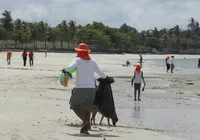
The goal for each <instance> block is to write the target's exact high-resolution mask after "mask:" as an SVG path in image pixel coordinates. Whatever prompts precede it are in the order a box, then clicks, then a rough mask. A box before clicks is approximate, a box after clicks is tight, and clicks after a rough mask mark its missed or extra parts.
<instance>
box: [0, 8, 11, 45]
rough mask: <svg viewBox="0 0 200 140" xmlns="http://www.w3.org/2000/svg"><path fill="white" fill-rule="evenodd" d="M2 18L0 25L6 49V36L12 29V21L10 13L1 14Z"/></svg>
mask: <svg viewBox="0 0 200 140" xmlns="http://www.w3.org/2000/svg"><path fill="white" fill-rule="evenodd" d="M2 16H3V18H1V19H0V24H1V25H2V27H3V29H4V30H5V37H4V39H5V40H6V47H7V40H8V35H9V34H10V32H11V31H12V29H13V23H12V22H13V19H12V17H11V12H10V11H7V10H5V11H4V12H3V13H2Z"/></svg>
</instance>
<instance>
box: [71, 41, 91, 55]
mask: <svg viewBox="0 0 200 140" xmlns="http://www.w3.org/2000/svg"><path fill="white" fill-rule="evenodd" d="M74 49H75V51H77V52H80V51H83V52H88V53H89V52H91V50H89V49H88V45H87V44H84V43H80V44H79V45H78V48H74Z"/></svg>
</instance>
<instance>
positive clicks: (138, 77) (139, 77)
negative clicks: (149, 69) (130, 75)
mask: <svg viewBox="0 0 200 140" xmlns="http://www.w3.org/2000/svg"><path fill="white" fill-rule="evenodd" d="M142 74H143V72H142V71H140V72H139V73H137V74H135V83H137V84H141V83H142Z"/></svg>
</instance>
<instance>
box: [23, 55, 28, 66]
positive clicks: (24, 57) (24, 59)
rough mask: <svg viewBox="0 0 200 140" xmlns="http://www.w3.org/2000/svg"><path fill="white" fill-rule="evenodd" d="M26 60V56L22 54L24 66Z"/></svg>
mask: <svg viewBox="0 0 200 140" xmlns="http://www.w3.org/2000/svg"><path fill="white" fill-rule="evenodd" d="M26 60H27V57H26V56H23V62H24V66H26Z"/></svg>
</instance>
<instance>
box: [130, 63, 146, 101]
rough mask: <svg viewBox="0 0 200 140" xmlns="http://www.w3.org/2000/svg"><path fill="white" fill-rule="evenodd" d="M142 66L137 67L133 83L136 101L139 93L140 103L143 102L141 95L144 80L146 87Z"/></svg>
mask: <svg viewBox="0 0 200 140" xmlns="http://www.w3.org/2000/svg"><path fill="white" fill-rule="evenodd" d="M141 68H142V66H140V65H137V66H136V68H135V71H134V76H133V79H132V82H131V86H133V83H134V101H137V97H136V95H137V92H138V101H141V99H140V93H141V83H142V80H143V83H144V85H146V83H145V80H144V76H143V72H142V71H141Z"/></svg>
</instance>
